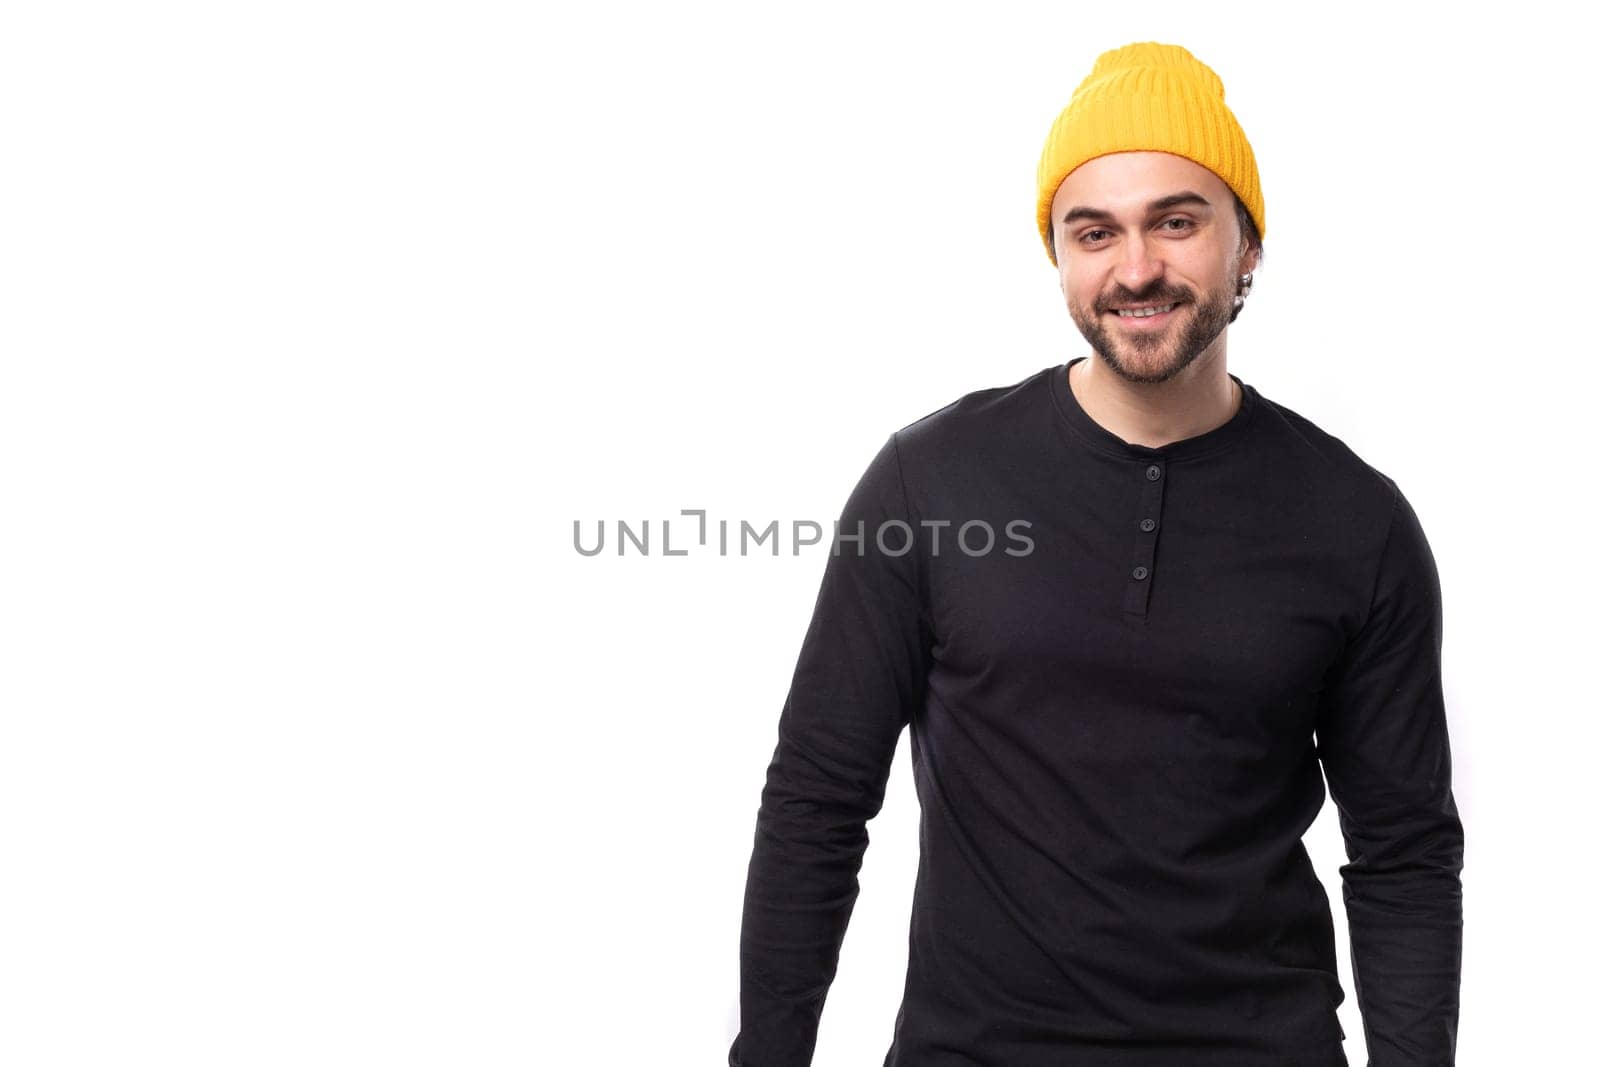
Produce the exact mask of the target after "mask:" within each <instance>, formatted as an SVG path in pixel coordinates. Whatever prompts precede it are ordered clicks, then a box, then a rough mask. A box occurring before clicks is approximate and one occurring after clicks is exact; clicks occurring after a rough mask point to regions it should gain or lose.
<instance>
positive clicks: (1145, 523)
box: [1139, 519, 1156, 533]
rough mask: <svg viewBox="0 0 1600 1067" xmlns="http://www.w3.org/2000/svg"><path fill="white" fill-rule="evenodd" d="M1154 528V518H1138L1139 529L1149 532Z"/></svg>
mask: <svg viewBox="0 0 1600 1067" xmlns="http://www.w3.org/2000/svg"><path fill="white" fill-rule="evenodd" d="M1155 528H1156V520H1154V519H1140V520H1139V529H1141V530H1143V531H1144V532H1145V533H1149V532H1150V531H1151V530H1154V529H1155Z"/></svg>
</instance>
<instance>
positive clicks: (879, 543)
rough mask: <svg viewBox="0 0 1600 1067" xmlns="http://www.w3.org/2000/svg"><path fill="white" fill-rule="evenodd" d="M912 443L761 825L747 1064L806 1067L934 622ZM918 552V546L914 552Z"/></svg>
mask: <svg viewBox="0 0 1600 1067" xmlns="http://www.w3.org/2000/svg"><path fill="white" fill-rule="evenodd" d="M918 532H919V531H917V530H916V529H915V528H914V527H913V525H912V523H911V520H910V514H909V510H908V507H907V504H906V495H905V488H904V484H903V481H902V478H901V473H900V464H899V451H898V444H897V441H896V435H894V434H891V435H890V437H889V440H888V441H887V442H886V443H885V444H884V445H883V447H882V448H881V449H880V450H879V452H878V454H877V455H876V457H875V458H874V459H873V460H872V462H871V464H870V465H869V466H868V468H867V471H866V473H865V474H864V475H863V476H862V477H861V479H860V481H859V483H858V484H857V485H856V487H855V489H854V491H853V492H852V493H851V495H850V497H849V500H848V501H847V502H846V504H845V506H844V510H843V513H842V514H841V515H840V518H839V526H838V531H837V536H836V537H835V539H834V541H833V542H832V550H831V552H830V555H829V557H828V561H827V564H826V566H825V568H824V572H823V577H822V586H821V589H820V591H819V592H818V595H817V600H816V605H815V608H814V609H813V612H812V616H811V624H810V627H809V629H808V630H807V632H806V635H805V639H804V641H803V642H802V645H801V649H800V655H799V659H798V662H797V664H796V667H795V671H794V676H793V679H792V681H791V683H790V687H789V693H788V698H787V700H786V701H785V703H784V705H783V710H782V712H781V714H780V715H779V717H778V740H777V747H776V749H775V751H774V752H773V755H772V759H771V762H770V763H769V764H768V767H767V772H766V784H765V787H764V789H763V791H762V794H761V804H760V809H759V811H758V813H757V816H756V828H755V844H754V849H753V851H752V854H751V857H750V865H749V872H748V878H747V881H746V884H745V895H744V918H743V924H742V927H741V932H740V942H739V965H740V985H739V1009H740V1031H739V1033H738V1035H737V1036H736V1037H735V1039H734V1042H733V1046H732V1048H731V1049H730V1050H729V1053H728V1063H729V1064H730V1065H731V1067H805V1065H807V1064H810V1062H811V1057H812V1053H813V1051H814V1050H815V1046H816V1040H817V1028H818V1023H819V1021H820V1018H821V1014H822V1007H823V1001H824V1000H825V999H826V997H827V992H828V987H829V986H830V984H831V983H832V981H833V977H834V973H835V970H836V969H837V966H838V961H839V951H840V947H841V945H842V943H843V939H844V933H845V928H846V926H847V924H848V923H849V921H850V913H851V911H852V910H853V908H854V906H855V900H856V897H857V894H858V893H859V889H860V887H859V883H858V881H857V874H858V872H859V871H860V868H861V862H862V859H863V855H864V853H865V851H866V847H867V829H866V823H867V821H868V820H870V819H872V818H873V817H874V816H876V815H877V814H878V811H879V810H880V809H881V807H882V805H883V797H884V791H885V787H886V785H887V783H888V775H889V766H890V763H891V762H892V761H893V759H894V753H895V748H896V746H897V744H898V742H899V737H900V732H901V730H902V728H904V727H905V726H906V725H907V723H908V722H909V721H910V717H911V715H912V713H913V710H914V709H915V708H916V707H917V706H918V704H919V703H920V702H921V700H922V699H923V693H924V692H925V683H926V677H927V670H928V663H929V649H930V647H931V640H930V634H931V628H930V627H929V625H928V624H927V621H926V618H927V617H926V613H925V612H924V610H923V605H924V598H923V596H922V595H921V589H922V579H921V566H920V565H919V563H918V558H919V555H920V552H919V549H920V548H921V544H920V540H921V539H920V537H917V536H916V534H917V533H918ZM903 549H904V550H903Z"/></svg>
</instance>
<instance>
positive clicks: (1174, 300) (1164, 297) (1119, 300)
mask: <svg viewBox="0 0 1600 1067" xmlns="http://www.w3.org/2000/svg"><path fill="white" fill-rule="evenodd" d="M1190 299H1191V298H1190V296H1189V294H1188V293H1174V292H1162V293H1148V294H1145V295H1143V296H1135V295H1133V294H1131V293H1128V294H1123V295H1119V296H1114V297H1110V298H1109V299H1107V300H1106V301H1105V303H1103V304H1101V305H1100V310H1101V311H1113V310H1115V309H1116V308H1120V307H1128V306H1130V305H1135V306H1137V305H1144V304H1185V303H1188V302H1189V301H1190Z"/></svg>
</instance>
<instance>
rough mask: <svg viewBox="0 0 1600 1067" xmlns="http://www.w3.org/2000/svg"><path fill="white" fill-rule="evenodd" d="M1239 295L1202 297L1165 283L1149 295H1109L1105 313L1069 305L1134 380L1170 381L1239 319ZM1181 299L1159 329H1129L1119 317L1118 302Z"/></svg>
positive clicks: (1104, 352)
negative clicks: (1235, 313) (1235, 312)
mask: <svg viewBox="0 0 1600 1067" xmlns="http://www.w3.org/2000/svg"><path fill="white" fill-rule="evenodd" d="M1233 299H1234V294H1233V293H1232V292H1230V291H1225V290H1217V291H1212V292H1207V293H1204V294H1203V295H1202V297H1201V298H1200V299H1198V300H1196V299H1194V297H1193V294H1192V293H1189V292H1188V291H1186V290H1179V289H1166V288H1160V289H1157V290H1155V291H1154V292H1152V293H1150V294H1148V295H1143V296H1141V295H1133V294H1123V295H1119V296H1114V297H1110V298H1107V299H1106V300H1105V301H1104V307H1103V309H1102V310H1103V313H1101V312H1096V311H1094V310H1093V309H1088V310H1086V309H1084V308H1081V307H1077V306H1073V305H1069V306H1068V311H1069V312H1070V313H1071V315H1072V321H1073V322H1074V323H1076V324H1077V326H1078V331H1079V332H1080V333H1082V334H1083V337H1084V340H1086V341H1088V342H1089V345H1090V347H1091V348H1093V349H1094V351H1095V353H1096V354H1097V355H1099V357H1100V359H1101V360H1102V361H1103V362H1104V363H1105V365H1106V366H1107V367H1109V368H1111V370H1112V371H1113V372H1114V373H1115V374H1116V375H1117V376H1118V377H1120V378H1122V379H1124V380H1125V381H1129V382H1145V383H1154V382H1164V381H1168V380H1170V379H1172V378H1175V377H1177V376H1178V375H1179V374H1180V373H1182V372H1183V369H1184V368H1185V367H1187V366H1189V364H1191V363H1193V362H1194V361H1195V360H1197V359H1199V358H1200V356H1201V355H1202V354H1203V353H1204V352H1205V351H1206V349H1208V348H1209V347H1211V343H1212V342H1213V341H1215V340H1216V339H1217V337H1218V336H1220V335H1221V333H1222V331H1223V330H1225V329H1227V327H1228V324H1229V322H1231V321H1232V319H1233ZM1172 302H1177V303H1178V307H1176V308H1174V309H1173V310H1172V312H1171V316H1172V320H1171V321H1170V322H1168V323H1167V324H1166V325H1164V326H1161V327H1159V328H1157V329H1153V330H1138V329H1137V328H1132V329H1130V328H1125V327H1123V326H1122V325H1121V324H1120V323H1118V322H1116V321H1115V319H1114V316H1115V314H1116V313H1115V312H1114V311H1111V305H1113V304H1154V303H1172Z"/></svg>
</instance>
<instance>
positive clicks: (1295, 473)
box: [1255, 390, 1399, 516]
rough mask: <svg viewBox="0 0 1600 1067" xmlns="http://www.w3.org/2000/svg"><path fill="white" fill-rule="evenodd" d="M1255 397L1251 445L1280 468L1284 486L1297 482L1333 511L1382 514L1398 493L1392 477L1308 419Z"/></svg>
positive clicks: (1336, 436)
mask: <svg viewBox="0 0 1600 1067" xmlns="http://www.w3.org/2000/svg"><path fill="white" fill-rule="evenodd" d="M1256 399H1257V401H1258V404H1259V407H1258V410H1257V413H1256V426H1255V429H1256V444H1257V447H1258V448H1259V449H1260V450H1261V454H1263V455H1268V456H1271V457H1273V462H1274V464H1275V465H1279V466H1280V467H1281V468H1282V469H1283V471H1284V472H1285V474H1286V475H1287V477H1286V479H1285V482H1286V483H1289V484H1293V483H1298V484H1300V485H1302V486H1303V487H1304V488H1305V490H1306V491H1307V492H1309V493H1314V494H1316V495H1317V496H1318V497H1320V498H1321V499H1322V500H1323V501H1324V502H1325V503H1326V504H1330V505H1332V506H1334V507H1358V508H1360V509H1361V510H1363V511H1369V512H1375V513H1377V514H1380V515H1383V516H1387V514H1388V511H1389V508H1390V506H1391V505H1392V503H1393V501H1394V498H1395V496H1396V494H1397V493H1398V492H1399V489H1398V487H1397V486H1396V484H1395V482H1394V479H1392V478H1391V477H1389V475H1388V474H1386V473H1385V472H1384V471H1382V470H1380V469H1379V468H1378V467H1377V466H1376V465H1374V464H1373V463H1372V462H1370V461H1369V460H1368V459H1367V458H1366V457H1365V456H1363V455H1362V454H1361V453H1360V452H1358V451H1357V450H1356V448H1355V447H1354V446H1352V445H1351V444H1350V443H1349V442H1348V441H1346V440H1345V439H1344V438H1342V437H1340V436H1338V435H1337V434H1334V433H1333V432H1331V431H1329V430H1327V429H1325V428H1323V427H1322V426H1320V425H1318V424H1317V423H1316V422H1314V421H1313V420H1312V419H1311V418H1309V417H1308V416H1306V415H1304V414H1302V413H1301V412H1299V411H1296V410H1295V409H1294V408H1291V407H1289V406H1288V405H1287V404H1284V403H1282V402H1280V401H1277V400H1274V399H1272V398H1271V397H1268V396H1266V395H1264V394H1263V393H1261V392H1260V391H1259V390H1257V391H1256ZM1280 484H1283V483H1280Z"/></svg>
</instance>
